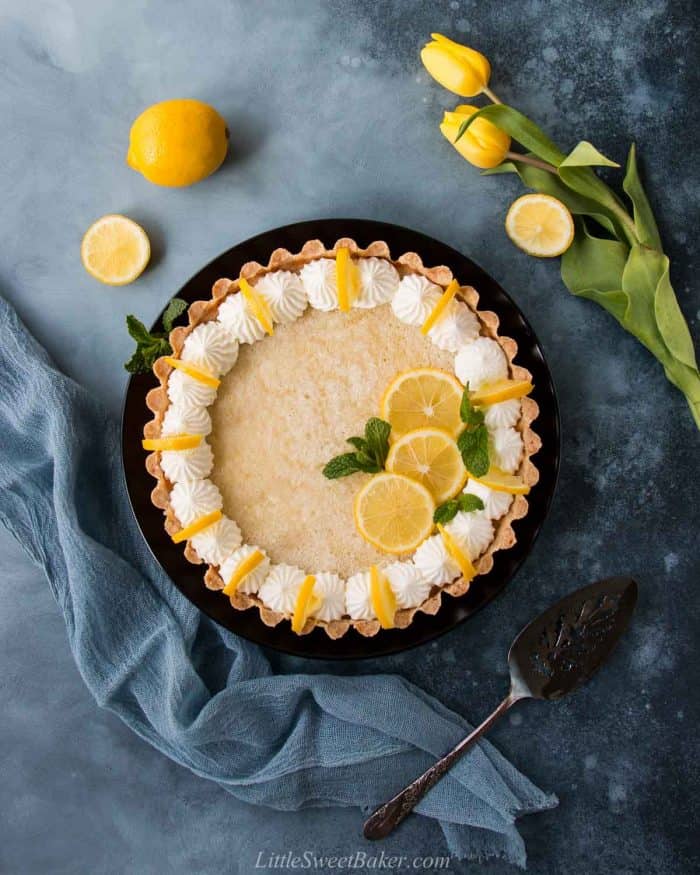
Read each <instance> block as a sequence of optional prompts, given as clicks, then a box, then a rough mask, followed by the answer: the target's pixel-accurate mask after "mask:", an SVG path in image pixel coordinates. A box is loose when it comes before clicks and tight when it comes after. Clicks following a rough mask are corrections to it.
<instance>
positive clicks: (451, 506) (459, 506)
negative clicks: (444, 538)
mask: <svg viewBox="0 0 700 875" xmlns="http://www.w3.org/2000/svg"><path fill="white" fill-rule="evenodd" d="M483 509H484V502H483V501H482V500H481V499H480V498H479V496H478V495H472V493H471V492H463V493H462V494H461V495H458V496H457V498H451V499H450V500H449V501H446V502H444V504H441V505H440V506H439V507H436V508H435V513H434V514H433V522H434V523H435V524H436V525H443V526H444V525H445V523H449V521H450V520H453V519H454V518H455V517H456V516H457V514H458V513H459V512H460V511H463V512H464V513H471V512H472V511H475V510H483Z"/></svg>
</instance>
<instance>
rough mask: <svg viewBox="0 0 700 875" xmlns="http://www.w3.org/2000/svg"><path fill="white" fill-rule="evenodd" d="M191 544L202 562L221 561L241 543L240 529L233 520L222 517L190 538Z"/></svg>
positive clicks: (219, 563)
mask: <svg viewBox="0 0 700 875" xmlns="http://www.w3.org/2000/svg"><path fill="white" fill-rule="evenodd" d="M191 543H192V546H193V547H194V549H195V550H196V551H197V555H198V556H199V558H200V559H201V560H202V562H207V563H208V564H209V565H221V563H222V562H223V561H224V560H225V559H226V558H227V556H230V555H231V553H233V551H234V550H236V549H237V548H238V547H240V544H241V530H240V529H239V528H238V526H237V525H236V523H234V521H233V520H230V519H229V518H228V517H222V518H221V519H220V520H219V521H218V522H216V523H214V525H213V526H208V527H207V528H206V529H204V530H203V531H201V532H199V533H198V534H197V535H195V536H194V537H193V538H192V542H191Z"/></svg>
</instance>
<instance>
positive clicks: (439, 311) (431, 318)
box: [420, 280, 459, 334]
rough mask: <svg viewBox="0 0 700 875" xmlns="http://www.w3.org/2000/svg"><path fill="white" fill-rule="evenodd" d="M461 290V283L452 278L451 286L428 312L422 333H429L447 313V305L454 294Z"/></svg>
mask: <svg viewBox="0 0 700 875" xmlns="http://www.w3.org/2000/svg"><path fill="white" fill-rule="evenodd" d="M458 291H459V283H458V282H457V280H452V282H451V283H450V284H449V286H448V287H447V288H446V289H445V291H444V292H443V294H442V296H441V297H440V300H439V301H438V302H437V304H436V305H435V306H434V307H433V309H432V310H431V311H430V313H429V314H428V318H427V319H426V320H425V322H424V323H423V324H422V325H421V327H420V330H421V334H427V333H428V332H429V331H430V329H431V328H432V327H433V325H435V323H436V322H437V321H439V319H440V318H441V317H442V316H444V315H445V311H446V310H447V306H448V304H449V303H450V301H451V300H452V299H453V298H454V296H455V295H456V294H457V292H458Z"/></svg>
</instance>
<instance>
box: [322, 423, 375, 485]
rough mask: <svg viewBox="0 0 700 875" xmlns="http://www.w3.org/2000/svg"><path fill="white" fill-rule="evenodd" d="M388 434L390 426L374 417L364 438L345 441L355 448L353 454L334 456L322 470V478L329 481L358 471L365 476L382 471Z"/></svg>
mask: <svg viewBox="0 0 700 875" xmlns="http://www.w3.org/2000/svg"><path fill="white" fill-rule="evenodd" d="M390 432H391V426H390V425H389V423H388V422H384V420H383V419H378V418H377V417H376V416H373V417H372V418H371V419H368V420H367V424H366V425H365V434H364V437H358V436H353V437H349V438H348V439H347V441H348V443H349V444H350V446H352V447H355V452H354V453H343V454H342V455H340V456H335V457H334V458H333V459H331V460H330V462H328V464H327V465H326V466H325V468H324V469H323V476H324V477H327V478H328V479H329V480H337V479H338V478H339V477H348V476H349V475H350V474H355V473H357V472H358V471H362V472H364V473H365V474H377V473H378V472H379V471H383V470H384V464H385V462H386V457H387V453H388V452H389V434H390Z"/></svg>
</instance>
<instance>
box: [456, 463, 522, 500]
mask: <svg viewBox="0 0 700 875" xmlns="http://www.w3.org/2000/svg"><path fill="white" fill-rule="evenodd" d="M469 476H470V477H471V478H472V480H476V482H477V483H481V484H482V485H483V486H488V488H489V489H493V491H494V492H507V493H508V494H509V495H527V494H528V492H529V491H530V487H529V486H528V485H527V483H525V481H524V480H521V478H520V477H516V476H515V474H506V472H505V471H501V470H500V468H489V470H488V472H487V473H486V474H484V476H483V477H474V475H473V474H470V475H469Z"/></svg>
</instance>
